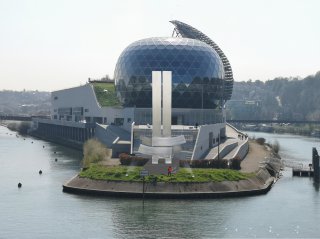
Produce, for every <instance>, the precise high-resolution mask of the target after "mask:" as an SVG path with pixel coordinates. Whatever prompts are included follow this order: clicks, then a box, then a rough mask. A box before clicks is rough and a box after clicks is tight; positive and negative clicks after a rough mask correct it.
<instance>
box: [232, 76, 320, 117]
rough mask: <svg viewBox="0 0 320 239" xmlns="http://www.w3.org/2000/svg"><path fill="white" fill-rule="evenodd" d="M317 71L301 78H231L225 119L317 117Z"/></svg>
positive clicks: (319, 108)
mask: <svg viewBox="0 0 320 239" xmlns="http://www.w3.org/2000/svg"><path fill="white" fill-rule="evenodd" d="M319 89H320V72H317V73H316V74H315V75H311V76H308V77H306V78H304V79H298V78H276V79H274V80H268V81H266V82H262V81H259V80H256V81H254V82H253V81H251V80H249V81H247V82H235V83H234V90H233V94H232V98H231V100H230V101H229V102H228V103H227V108H228V113H227V118H228V119H292V120H320V92H319Z"/></svg>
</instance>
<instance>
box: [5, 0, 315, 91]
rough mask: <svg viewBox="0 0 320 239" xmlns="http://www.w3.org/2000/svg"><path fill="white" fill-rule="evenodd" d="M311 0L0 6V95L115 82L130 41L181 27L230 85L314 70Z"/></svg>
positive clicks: (14, 1) (72, 0) (17, 0)
mask: <svg viewBox="0 0 320 239" xmlns="http://www.w3.org/2000/svg"><path fill="white" fill-rule="evenodd" d="M319 9H320V1H317V0H304V1H303V0H266V1H263V0H224V1H222V0H221V1H213V0H208V1H205V0H192V1H191V0H128V1H122V0H114V1H111V0H110V1H108V0H101V1H99V0H91V1H90V0H87V1H84V0H51V1H49V0H38V1H37V0H24V1H23V0H0V82H1V84H0V90H1V89H9V90H22V89H27V90H36V89H38V90H46V91H52V90H58V89H63V88H68V87H73V86H78V85H80V84H84V83H85V82H86V81H87V79H88V77H91V78H100V77H102V76H104V75H106V74H109V75H110V76H111V77H112V76H113V71H114V67H115V64H116V61H117V58H118V56H119V55H120V54H121V52H122V50H124V48H125V47H126V46H127V45H129V44H130V43H131V42H133V41H136V40H139V39H142V38H147V37H155V36H171V34H172V30H173V26H172V25H171V23H169V20H173V19H175V20H179V21H182V22H185V23H187V24H190V25H192V26H193V27H195V28H197V29H199V30H200V31H202V32H203V33H205V34H206V35H208V36H209V37H210V38H211V39H213V40H214V41H215V42H216V43H217V44H218V45H219V46H220V47H221V48H222V50H223V51H224V52H225V54H226V55H227V57H228V58H229V61H230V62H231V65H232V68H233V72H234V78H235V80H236V81H243V80H248V79H252V80H256V79H260V80H263V81H265V80H268V79H273V78H275V77H278V76H285V77H287V76H301V77H305V76H307V75H312V74H315V73H316V72H317V71H319V70H320V25H319V24H320V14H319Z"/></svg>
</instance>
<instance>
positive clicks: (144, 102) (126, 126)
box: [40, 21, 233, 159]
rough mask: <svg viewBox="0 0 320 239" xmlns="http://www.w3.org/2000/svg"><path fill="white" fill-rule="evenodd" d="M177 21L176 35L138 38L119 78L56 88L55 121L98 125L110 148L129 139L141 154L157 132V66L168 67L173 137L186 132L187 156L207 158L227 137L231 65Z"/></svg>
mask: <svg viewBox="0 0 320 239" xmlns="http://www.w3.org/2000/svg"><path fill="white" fill-rule="evenodd" d="M172 23H173V24H174V26H175V29H174V34H173V36H174V37H156V38H147V39H143V40H139V41H136V42H134V43H132V44H130V45H129V46H128V47H127V48H126V49H125V50H124V51H123V52H122V54H121V55H120V57H119V59H118V62H117V64H116V68H115V72H114V82H88V83H87V84H85V85H83V86H79V87H75V88H71V89H65V90H61V91H55V92H52V110H51V118H52V119H51V121H50V122H51V124H55V122H58V123H59V124H61V122H68V124H70V123H71V122H75V123H77V124H78V123H82V124H95V125H96V127H95V135H94V136H96V137H98V138H99V139H100V140H101V141H102V142H104V143H105V144H106V145H107V146H108V147H111V148H116V147H115V145H116V144H118V143H119V142H122V143H123V142H126V143H127V145H129V146H130V147H129V151H130V152H131V153H136V152H138V148H139V146H140V144H141V142H142V139H143V138H145V137H149V136H151V134H152V132H151V129H152V126H151V124H152V114H153V113H152V71H161V72H165V71H169V72H171V73H172V85H171V87H172V91H170V92H167V91H163V93H162V94H163V95H162V97H163V98H165V97H166V95H170V96H171V98H172V102H171V103H172V104H171V105H172V113H171V123H172V126H171V127H172V130H171V132H172V137H176V136H179V135H183V136H184V138H185V140H186V143H185V144H183V145H182V146H181V147H182V151H184V152H185V157H186V158H191V159H200V158H203V157H204V155H205V153H206V152H207V151H208V150H209V149H210V148H212V147H215V146H216V145H217V144H218V141H219V138H221V137H224V136H225V111H224V105H225V102H226V101H227V100H228V99H230V97H231V94H232V86H233V75H232V70H231V66H230V63H229V61H228V59H227V58H226V57H225V55H224V54H223V52H222V50H221V49H220V48H219V47H218V46H217V45H216V44H215V43H214V42H213V41H212V40H211V39H209V38H208V37H207V36H206V35H204V34H203V33H201V32H200V31H198V30H196V29H195V28H193V27H191V26H189V25H187V24H184V23H182V22H179V21H172ZM50 122H48V124H50ZM42 123H43V121H42ZM40 124H41V122H40ZM121 150H123V148H121Z"/></svg>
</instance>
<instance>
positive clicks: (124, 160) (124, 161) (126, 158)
mask: <svg viewBox="0 0 320 239" xmlns="http://www.w3.org/2000/svg"><path fill="white" fill-rule="evenodd" d="M119 159H120V164H121V165H124V166H143V165H145V164H146V163H147V162H148V160H149V159H147V158H142V157H137V156H133V155H129V154H126V153H121V154H120V155H119Z"/></svg>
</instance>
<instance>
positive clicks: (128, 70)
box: [114, 38, 224, 109]
mask: <svg viewBox="0 0 320 239" xmlns="http://www.w3.org/2000/svg"><path fill="white" fill-rule="evenodd" d="M152 71H172V82H173V86H172V107H173V108H198V109H199V108H204V109H214V108H216V107H217V105H218V101H219V100H221V99H222V98H223V84H224V68H223V64H222V62H221V59H220V57H219V55H218V54H217V53H216V51H215V50H214V49H213V48H212V47H210V46H209V45H207V44H206V43H203V42H201V41H199V40H195V39H189V38H148V39H143V40H140V41H136V42H134V43H132V44H131V45H129V46H128V47H127V48H126V49H125V50H124V51H123V52H122V54H121V55H120V57H119V59H118V62H117V65H116V68H115V73H114V79H115V84H116V89H117V94H118V96H119V98H120V100H121V102H122V103H123V105H124V106H127V107H133V106H135V107H138V108H150V107H151V106H152V88H151V82H152V77H151V74H152V73H151V72H152ZM164 94H166V93H164ZM164 97H165V95H164Z"/></svg>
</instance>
